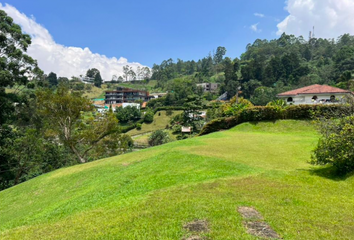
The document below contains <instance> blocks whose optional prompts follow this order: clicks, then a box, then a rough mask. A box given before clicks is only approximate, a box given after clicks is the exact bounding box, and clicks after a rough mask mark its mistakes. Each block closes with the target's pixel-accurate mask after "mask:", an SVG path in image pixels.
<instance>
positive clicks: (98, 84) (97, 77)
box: [93, 72, 102, 88]
mask: <svg viewBox="0 0 354 240" xmlns="http://www.w3.org/2000/svg"><path fill="white" fill-rule="evenodd" d="M93 83H94V85H95V86H96V87H99V88H100V87H101V85H102V78H101V74H100V72H98V73H97V74H96V75H95V79H94V80H93Z"/></svg>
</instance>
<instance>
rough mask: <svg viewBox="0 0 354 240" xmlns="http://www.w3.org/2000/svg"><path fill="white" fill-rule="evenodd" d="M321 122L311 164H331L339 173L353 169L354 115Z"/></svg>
mask: <svg viewBox="0 0 354 240" xmlns="http://www.w3.org/2000/svg"><path fill="white" fill-rule="evenodd" d="M326 123H327V124H322V126H321V132H322V137H321V138H320V140H319V142H318V145H317V147H316V148H315V150H314V154H313V155H312V160H311V163H312V164H316V165H325V164H332V165H333V166H335V167H336V168H337V170H338V172H339V173H340V174H346V173H349V172H352V171H354V148H353V146H354V116H353V115H351V116H347V117H343V118H341V119H336V120H334V119H331V120H329V121H326Z"/></svg>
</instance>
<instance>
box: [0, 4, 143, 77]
mask: <svg viewBox="0 0 354 240" xmlns="http://www.w3.org/2000/svg"><path fill="white" fill-rule="evenodd" d="M0 9H2V10H4V11H5V12H6V13H7V14H8V15H9V16H10V17H12V18H13V19H14V22H15V23H17V24H19V25H20V26H21V27H22V30H23V31H24V32H25V33H27V34H29V35H31V37H32V44H31V45H30V47H29V48H28V50H27V53H28V55H30V56H31V57H33V58H34V59H37V61H38V65H39V67H40V68H41V69H42V70H43V71H44V72H45V73H49V72H55V73H56V74H57V75H58V76H61V77H71V76H79V75H81V74H82V75H84V74H85V73H86V71H87V70H88V69H90V68H97V69H98V70H99V71H100V72H101V76H102V78H103V79H105V80H111V79H112V76H113V75H118V76H119V75H123V66H125V65H130V66H132V67H133V68H136V67H138V66H142V65H141V64H140V63H136V62H133V63H129V62H128V60H127V59H126V58H123V57H120V58H119V59H117V58H115V57H113V58H107V57H106V56H105V55H100V54H98V53H92V52H91V51H90V49H89V48H84V49H82V48H79V47H67V46H63V45H60V44H57V43H56V42H55V41H54V39H53V38H52V36H51V35H50V33H49V32H48V30H47V29H46V28H44V27H43V26H41V25H40V24H38V23H37V22H36V21H35V19H34V17H33V16H32V17H31V18H29V17H27V16H26V15H25V14H23V13H20V12H19V11H18V10H17V9H16V8H15V7H13V6H11V5H8V4H5V5H2V4H1V3H0Z"/></svg>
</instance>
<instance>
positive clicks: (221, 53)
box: [214, 46, 226, 64]
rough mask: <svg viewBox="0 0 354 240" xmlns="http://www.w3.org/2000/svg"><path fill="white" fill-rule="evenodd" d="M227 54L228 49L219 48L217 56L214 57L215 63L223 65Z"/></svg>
mask: <svg viewBox="0 0 354 240" xmlns="http://www.w3.org/2000/svg"><path fill="white" fill-rule="evenodd" d="M225 54H226V48H225V47H220V46H219V47H218V48H217V49H216V53H215V55H214V62H215V64H219V63H221V62H222V60H223V57H224V55H225Z"/></svg>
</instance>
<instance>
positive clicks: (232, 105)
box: [219, 97, 253, 117]
mask: <svg viewBox="0 0 354 240" xmlns="http://www.w3.org/2000/svg"><path fill="white" fill-rule="evenodd" d="M250 107H253V104H252V103H251V102H250V101H248V100H247V99H244V98H238V99H237V102H236V97H233V98H232V99H231V100H230V102H229V103H225V104H223V105H222V106H221V109H222V113H221V114H220V116H219V117H221V116H235V115H237V114H239V113H240V112H241V111H242V110H244V109H246V108H250Z"/></svg>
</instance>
